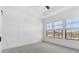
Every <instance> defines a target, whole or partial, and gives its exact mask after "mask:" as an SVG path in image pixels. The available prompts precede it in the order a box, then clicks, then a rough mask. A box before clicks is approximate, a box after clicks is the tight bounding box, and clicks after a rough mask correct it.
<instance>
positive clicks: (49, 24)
mask: <svg viewBox="0 0 79 59" xmlns="http://www.w3.org/2000/svg"><path fill="white" fill-rule="evenodd" d="M46 36H47V37H49V38H52V36H53V32H52V23H48V24H47V27H46Z"/></svg>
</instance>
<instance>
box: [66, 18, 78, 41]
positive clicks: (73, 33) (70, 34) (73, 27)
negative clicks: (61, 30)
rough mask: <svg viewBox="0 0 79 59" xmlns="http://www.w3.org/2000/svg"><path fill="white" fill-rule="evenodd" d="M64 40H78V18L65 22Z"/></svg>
mask: <svg viewBox="0 0 79 59" xmlns="http://www.w3.org/2000/svg"><path fill="white" fill-rule="evenodd" d="M65 31H66V39H69V40H79V18H72V19H68V20H67V21H66V30H65Z"/></svg>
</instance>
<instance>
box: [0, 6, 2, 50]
mask: <svg viewBox="0 0 79 59" xmlns="http://www.w3.org/2000/svg"><path fill="white" fill-rule="evenodd" d="M0 36H2V17H1V7H0ZM0 52H1V42H0Z"/></svg>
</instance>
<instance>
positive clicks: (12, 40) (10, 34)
mask: <svg viewBox="0 0 79 59" xmlns="http://www.w3.org/2000/svg"><path fill="white" fill-rule="evenodd" d="M35 9H38V7H3V11H4V15H3V17H2V18H3V39H2V40H3V42H2V43H3V44H2V45H3V46H2V49H8V48H13V47H18V46H22V45H27V44H32V43H36V42H40V41H41V40H42V21H41V18H40V17H41V15H42V13H41V12H40V11H36V10H35ZM35 11H36V13H35Z"/></svg>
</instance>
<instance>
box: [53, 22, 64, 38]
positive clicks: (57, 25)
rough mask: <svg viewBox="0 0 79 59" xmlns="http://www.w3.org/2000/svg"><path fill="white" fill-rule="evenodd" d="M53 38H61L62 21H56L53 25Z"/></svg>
mask: <svg viewBox="0 0 79 59" xmlns="http://www.w3.org/2000/svg"><path fill="white" fill-rule="evenodd" d="M54 29H55V30H54V37H55V38H63V23H62V21H58V22H55V23H54Z"/></svg>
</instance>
